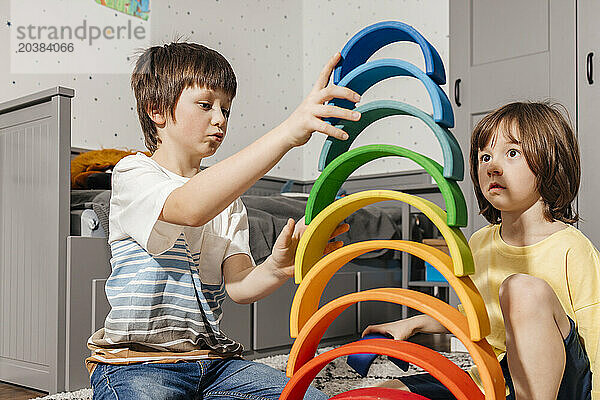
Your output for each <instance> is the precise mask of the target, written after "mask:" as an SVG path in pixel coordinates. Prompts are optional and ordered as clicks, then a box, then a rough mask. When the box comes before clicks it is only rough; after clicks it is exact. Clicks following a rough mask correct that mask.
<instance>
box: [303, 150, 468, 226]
mask: <svg viewBox="0 0 600 400" xmlns="http://www.w3.org/2000/svg"><path fill="white" fill-rule="evenodd" d="M390 156H399V157H405V158H408V159H410V160H412V161H414V162H416V163H417V164H419V165H420V166H421V167H423V168H424V169H425V171H427V173H428V174H429V175H431V176H432V177H433V179H434V180H435V182H436V183H437V185H438V187H439V188H440V191H441V192H442V196H443V197H444V201H445V203H446V213H447V214H448V216H447V221H446V222H447V224H448V226H455V227H458V226H467V218H468V217H467V204H466V202H465V198H464V196H463V193H462V191H461V190H460V187H459V186H458V184H457V183H456V181H453V180H449V179H446V178H444V175H443V172H442V167H441V166H440V164H438V163H437V162H435V161H434V160H432V159H430V158H428V157H426V156H424V155H422V154H419V153H415V152H414V151H411V150H408V149H405V148H404V147H399V146H394V145H388V144H372V145H367V146H362V147H358V148H356V149H352V150H350V151H348V152H345V153H343V154H341V155H340V156H338V157H337V158H336V159H335V160H333V161H332V162H331V163H330V164H329V165H327V167H326V168H325V170H324V171H323V172H322V173H321V175H319V177H318V178H317V180H316V182H315V184H314V186H313V187H312V189H311V191H310V195H309V197H308V202H307V203H306V213H305V214H306V217H305V219H306V223H307V224H310V222H311V221H312V220H313V218H314V217H315V216H316V215H317V214H318V213H319V212H321V210H323V209H324V208H325V207H327V206H328V205H329V204H331V203H333V201H334V200H335V196H336V194H337V192H338V191H339V190H340V188H341V187H342V185H343V183H344V182H345V181H346V179H347V178H348V177H349V176H350V174H352V172H354V171H356V170H357V169H358V168H359V167H361V166H362V165H364V164H366V163H368V162H370V161H373V160H376V159H378V158H382V157H390Z"/></svg>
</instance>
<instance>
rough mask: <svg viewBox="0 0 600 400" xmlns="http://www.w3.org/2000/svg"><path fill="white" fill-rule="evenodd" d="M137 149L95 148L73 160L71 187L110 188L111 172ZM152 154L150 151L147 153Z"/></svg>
mask: <svg viewBox="0 0 600 400" xmlns="http://www.w3.org/2000/svg"><path fill="white" fill-rule="evenodd" d="M135 153H136V151H126V150H117V149H102V150H93V151H87V152H85V153H81V154H79V155H78V156H76V157H75V158H73V159H72V160H71V189H110V177H111V175H110V172H111V170H112V168H113V167H114V166H115V165H116V164H117V163H118V162H119V160H121V159H122V158H123V157H125V156H128V155H131V154H135ZM145 154H146V155H148V156H150V154H149V153H147V152H146V153H145Z"/></svg>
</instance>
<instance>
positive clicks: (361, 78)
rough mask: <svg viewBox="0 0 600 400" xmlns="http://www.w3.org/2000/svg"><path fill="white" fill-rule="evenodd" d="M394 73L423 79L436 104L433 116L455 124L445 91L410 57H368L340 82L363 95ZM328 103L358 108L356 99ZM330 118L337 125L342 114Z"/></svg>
mask: <svg viewBox="0 0 600 400" xmlns="http://www.w3.org/2000/svg"><path fill="white" fill-rule="evenodd" d="M395 76H409V77H413V78H416V79H418V80H420V81H421V82H422V83H423V85H425V89H427V92H428V93H429V97H430V99H431V103H432V105H433V119H434V120H435V122H437V123H438V124H440V125H441V126H443V127H444V128H452V127H453V126H454V111H453V110H452V104H450V100H449V99H448V96H446V93H444V91H443V90H442V88H441V87H439V86H438V85H437V84H436V83H435V82H434V81H433V80H431V78H430V77H429V76H427V75H425V73H424V72H423V71H421V70H420V69H419V68H418V67H417V66H416V65H414V64H411V63H409V62H408V61H403V60H397V59H394V58H384V59H381V60H375V61H369V62H367V63H365V64H362V65H360V66H358V67H356V68H354V69H353V70H352V71H350V72H349V73H348V74H347V75H346V76H344V77H343V78H342V80H340V81H339V83H338V86H343V87H347V88H350V89H352V90H354V91H355V92H356V93H358V94H359V95H361V96H362V94H363V93H364V92H366V91H367V89H369V88H370V87H371V86H373V85H375V84H376V83H378V82H381V81H383V80H385V79H388V78H393V77H395ZM328 104H331V105H335V106H338V107H343V108H347V109H350V110H352V109H354V108H355V103H353V102H351V101H350V100H346V99H339V98H335V99H333V100H332V101H330V102H329V103H328ZM327 121H328V122H330V123H331V124H332V125H335V124H337V122H338V121H339V118H328V119H327Z"/></svg>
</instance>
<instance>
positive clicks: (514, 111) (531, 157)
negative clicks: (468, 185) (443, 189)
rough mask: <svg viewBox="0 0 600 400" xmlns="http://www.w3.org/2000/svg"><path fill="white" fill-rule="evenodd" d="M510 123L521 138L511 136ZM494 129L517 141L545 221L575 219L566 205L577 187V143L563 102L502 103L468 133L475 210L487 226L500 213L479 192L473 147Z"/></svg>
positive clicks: (484, 141)
mask: <svg viewBox="0 0 600 400" xmlns="http://www.w3.org/2000/svg"><path fill="white" fill-rule="evenodd" d="M560 108H562V109H563V110H564V113H565V115H566V118H565V116H563V114H562V113H561V111H560ZM510 127H513V128H515V129H516V130H517V131H518V132H519V136H520V140H517V139H516V138H515V137H513V136H512V135H511V133H510V130H511V129H509V128H510ZM501 130H502V131H501ZM499 132H502V133H504V134H506V135H507V137H508V138H509V139H510V140H512V141H514V142H515V143H519V144H520V145H521V147H522V149H523V155H524V156H525V160H526V161H527V165H529V168H530V169H531V171H532V172H533V174H534V175H535V177H536V189H537V191H538V193H539V194H540V196H541V197H542V200H543V201H544V205H545V207H544V218H545V219H546V220H548V221H550V222H552V221H554V220H558V221H562V222H566V223H573V222H576V221H577V220H578V219H579V215H577V213H576V212H574V210H573V208H572V206H571V203H572V202H573V200H574V199H575V197H576V196H577V191H578V190H579V180H580V176H581V167H580V161H579V147H578V145H577V139H576V137H575V133H574V132H573V129H572V127H571V124H570V119H569V116H568V113H567V111H566V109H565V108H564V106H561V105H559V104H556V103H548V102H540V103H534V102H525V103H511V104H507V105H505V106H503V107H500V108H499V109H497V110H495V111H493V112H491V113H490V114H488V115H486V116H485V117H484V118H483V119H482V120H481V121H479V123H478V124H477V126H475V129H474V130H473V134H472V135H471V150H470V164H471V180H472V181H473V185H474V188H475V195H476V196H477V201H478V203H479V213H480V214H482V215H483V216H484V217H485V219H487V220H488V222H490V223H492V224H498V223H500V222H501V218H500V211H499V210H497V209H496V208H494V207H493V206H492V204H490V202H489V201H487V199H486V198H485V196H484V195H483V192H482V191H481V188H480V185H479V177H478V173H477V171H478V167H479V157H478V151H479V150H482V149H483V148H484V147H485V146H486V145H487V144H488V142H489V141H490V140H491V138H492V137H493V136H494V135H495V134H497V133H499Z"/></svg>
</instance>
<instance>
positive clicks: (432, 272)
mask: <svg viewBox="0 0 600 400" xmlns="http://www.w3.org/2000/svg"><path fill="white" fill-rule="evenodd" d="M425 280H426V281H427V282H447V280H446V278H444V275H442V274H441V273H440V271H438V270H437V269H435V268H434V267H433V265H431V264H429V263H428V262H427V261H425Z"/></svg>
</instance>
